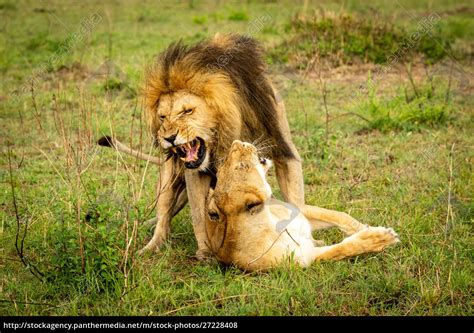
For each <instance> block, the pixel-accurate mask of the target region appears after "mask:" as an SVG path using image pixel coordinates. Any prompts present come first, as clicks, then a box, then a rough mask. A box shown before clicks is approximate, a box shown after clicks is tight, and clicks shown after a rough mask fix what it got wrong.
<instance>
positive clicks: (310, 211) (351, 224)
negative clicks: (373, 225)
mask: <svg viewBox="0 0 474 333" xmlns="http://www.w3.org/2000/svg"><path fill="white" fill-rule="evenodd" d="M300 209H301V212H302V213H303V215H304V216H305V217H306V218H307V219H308V220H309V222H310V224H311V228H312V229H313V230H319V229H326V228H330V227H337V228H339V229H340V230H342V231H343V232H344V233H345V234H346V235H352V234H354V233H356V232H358V231H360V230H362V229H365V228H367V227H368V225H366V224H362V223H360V222H359V221H357V220H356V219H355V218H353V217H352V216H350V215H349V214H347V213H343V212H338V211H335V210H330V209H325V208H320V207H316V206H309V205H304V206H303V207H300Z"/></svg>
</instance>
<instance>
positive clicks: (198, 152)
mask: <svg viewBox="0 0 474 333" xmlns="http://www.w3.org/2000/svg"><path fill="white" fill-rule="evenodd" d="M170 149H171V151H172V152H173V153H174V154H176V155H178V157H179V158H180V159H181V160H182V161H184V166H185V167H186V168H188V169H195V168H197V167H199V166H200V165H201V163H202V162H203V161H204V158H205V156H206V144H205V142H204V140H203V139H201V138H199V137H198V138H195V139H194V140H192V141H189V142H187V143H185V144H182V145H180V146H177V147H171V148H170Z"/></svg>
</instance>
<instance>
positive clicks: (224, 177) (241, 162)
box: [208, 140, 272, 221]
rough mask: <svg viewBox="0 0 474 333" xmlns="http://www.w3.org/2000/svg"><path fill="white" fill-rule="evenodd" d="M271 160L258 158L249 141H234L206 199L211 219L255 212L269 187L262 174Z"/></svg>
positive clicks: (260, 205) (258, 210)
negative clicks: (212, 189) (214, 185)
mask: <svg viewBox="0 0 474 333" xmlns="http://www.w3.org/2000/svg"><path fill="white" fill-rule="evenodd" d="M270 166H271V161H270V160H268V159H266V158H263V157H259V156H258V153H257V149H256V148H255V146H253V145H252V144H250V143H245V142H241V141H238V140H236V141H234V142H233V143H232V146H231V148H230V151H229V153H228V155H227V157H226V159H225V162H224V163H223V164H222V165H221V166H220V167H219V171H218V173H217V183H216V187H215V189H214V191H212V192H211V194H210V196H209V198H208V214H209V218H210V219H211V220H213V221H217V220H219V219H226V220H229V218H232V217H235V216H241V214H250V215H253V214H256V213H258V212H260V211H261V210H262V208H263V205H264V203H265V201H267V200H268V199H269V198H270V197H271V195H272V190H271V188H270V185H269V184H268V182H267V180H266V178H265V174H266V172H267V171H268V169H269V168H270Z"/></svg>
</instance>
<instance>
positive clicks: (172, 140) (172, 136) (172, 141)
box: [165, 134, 177, 145]
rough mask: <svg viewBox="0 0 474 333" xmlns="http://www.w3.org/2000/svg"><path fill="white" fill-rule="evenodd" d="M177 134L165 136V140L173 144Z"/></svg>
mask: <svg viewBox="0 0 474 333" xmlns="http://www.w3.org/2000/svg"><path fill="white" fill-rule="evenodd" d="M176 136H177V134H173V135H170V136H169V137H167V138H165V140H166V141H168V142H169V143H171V144H172V145H174V140H175V139H176Z"/></svg>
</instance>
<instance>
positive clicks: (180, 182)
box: [140, 159, 186, 253]
mask: <svg viewBox="0 0 474 333" xmlns="http://www.w3.org/2000/svg"><path fill="white" fill-rule="evenodd" d="M185 187H186V183H185V181H184V176H183V172H182V168H179V167H178V165H177V163H176V161H174V160H173V159H169V160H168V161H166V162H165V163H164V164H163V166H162V167H161V171H160V176H159V180H158V187H157V190H158V196H157V197H158V201H157V204H156V205H157V217H156V218H157V223H156V227H155V232H154V233H153V237H152V239H151V240H150V241H149V242H148V244H147V245H146V246H145V247H144V248H143V249H142V250H141V251H140V253H143V252H144V251H148V250H151V251H157V250H158V249H159V247H160V246H161V245H162V244H163V242H164V241H165V240H166V238H167V237H168V235H169V232H170V221H171V217H172V214H173V213H174V211H175V206H176V205H177V203H178V201H179V198H180V197H182V195H181V196H180V194H181V193H182V192H183V191H184V190H185Z"/></svg>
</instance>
